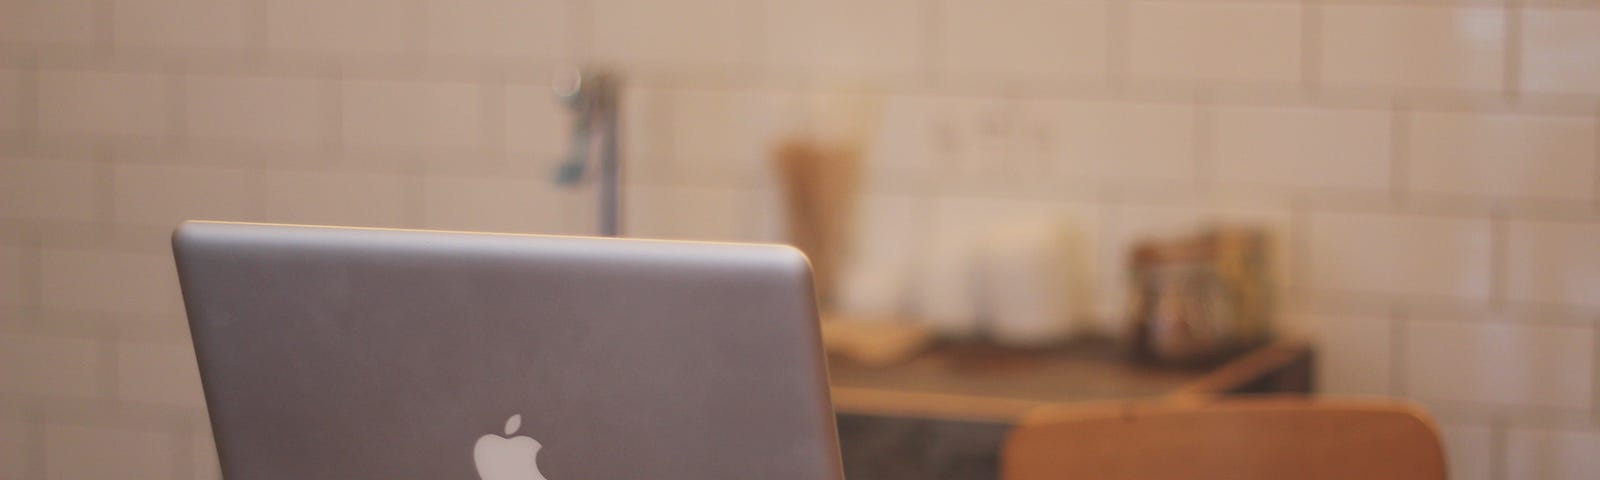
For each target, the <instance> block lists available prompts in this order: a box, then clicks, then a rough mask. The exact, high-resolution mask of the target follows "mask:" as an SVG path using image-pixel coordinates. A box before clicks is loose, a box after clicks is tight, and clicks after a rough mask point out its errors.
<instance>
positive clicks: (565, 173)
mask: <svg viewBox="0 0 1600 480" xmlns="http://www.w3.org/2000/svg"><path fill="white" fill-rule="evenodd" d="M620 83H621V82H620V80H619V79H618V78H617V76H616V75H615V74H612V73H611V72H608V71H604V70H597V69H570V70H566V71H564V72H561V73H560V74H558V75H557V76H556V78H555V81H554V82H552V86H553V88H554V90H555V94H556V98H558V99H560V100H561V102H562V103H564V104H566V106H567V108H569V109H571V110H572V114H573V115H572V138H571V140H570V141H569V142H570V144H569V145H568V147H567V148H568V151H567V158H566V161H564V162H562V163H561V166H560V167H559V168H558V169H557V170H556V183H558V184H561V185H578V184H580V183H581V182H582V181H583V180H584V178H585V177H589V176H592V175H593V174H590V173H589V171H590V169H591V168H593V167H590V165H591V163H593V164H595V165H598V168H599V173H598V175H599V178H598V179H597V183H598V187H599V188H598V189H599V191H600V196H599V200H600V206H599V211H600V225H599V227H600V234H601V235H605V236H608V237H615V236H618V235H619V234H620V233H621V208H622V158H621V155H620V153H619V151H618V148H617V144H618V140H617V133H618V130H617V113H618V106H619V105H618V104H619V102H620V100H621V99H620V97H619V95H618V93H617V91H618V87H619V84H620ZM596 151H598V155H595V154H593V153H591V152H596ZM591 156H593V157H598V158H595V159H594V160H593V161H592V162H591V160H590V158H589V157H591Z"/></svg>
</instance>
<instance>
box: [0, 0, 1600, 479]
mask: <svg viewBox="0 0 1600 480" xmlns="http://www.w3.org/2000/svg"><path fill="white" fill-rule="evenodd" d="M571 63H579V64H586V63H601V64H607V65H611V66H614V67H616V68H618V69H619V70H620V71H622V72H623V73H624V74H625V78H626V83H627V87H626V90H625V92H624V96H623V100H624V114H625V118H624V119H623V129H624V132H623V133H624V136H625V138H624V142H623V148H624V152H625V155H626V156H627V158H628V162H629V170H628V171H629V176H628V177H627V178H628V186H627V188H626V190H627V200H626V202H625V203H626V206H627V208H626V212H625V213H626V214H625V225H624V226H625V229H626V230H628V231H629V232H630V233H633V234H636V235H644V236H662V237H672V238H700V239H717V240H760V241H781V240H782V239H783V236H784V227H783V225H782V218H783V213H782V212H783V210H782V203H781V199H780V198H781V197H780V195H779V194H778V192H777V191H776V188H775V187H774V185H775V182H774V181H773V178H772V177H771V172H770V170H769V169H768V167H767V164H768V162H769V161H770V159H769V158H768V157H769V152H770V150H771V148H772V146H773V144H774V143H775V142H776V141H777V140H779V139H781V138H783V137H784V136H786V135H791V134H795V133H797V132H799V131H800V130H802V129H807V128H809V129H812V131H813V132H814V133H815V132H822V133H825V134H836V133H838V132H840V131H841V130H842V131H845V132H848V131H849V128H850V126H852V125H863V124H864V125H868V126H870V128H869V129H868V135H867V138H868V140H869V141H870V142H871V144H870V145H868V147H869V148H868V150H867V151H868V155H867V161H868V163H867V165H866V172H865V176H864V177H863V180H864V181H863V184H862V188H863V189H864V193H865V195H864V197H863V198H864V199H863V201H862V205H863V209H862V211H861V215H860V216H859V217H858V218H859V221H861V222H863V223H862V225H861V227H860V228H859V229H858V231H857V232H856V236H857V238H858V240H857V243H858V250H857V253H858V255H857V257H858V258H859V259H862V260H861V262H862V263H860V265H866V266H863V267H859V268H856V269H854V270H850V269H848V268H847V269H846V270H847V274H846V275H847V277H848V278H847V279H846V280H845V282H846V284H851V285H860V286H861V287H860V288H863V289H865V290H864V291H865V292H866V293H865V294H863V295H860V296H857V297H853V299H852V300H851V301H853V302H855V305H857V306H860V307H861V308H863V309H869V310H870V309H872V308H880V309H881V308H887V307H883V305H890V304H894V303H897V302H903V301H904V300H905V295H908V294H906V293H903V292H902V293H901V294H900V296H899V297H896V294H894V293H892V291H893V290H894V285H895V284H896V282H900V283H904V280H903V279H904V277H903V276H904V275H912V273H902V274H901V275H902V276H901V277H899V278H897V276H896V275H894V274H893V273H888V274H885V273H882V272H878V271H876V270H892V269H894V268H896V266H899V268H901V269H904V270H907V271H908V272H909V270H910V268H909V267H907V266H906V265H908V264H912V265H914V264H918V263H919V262H918V260H917V257H916V256H917V255H922V254H923V253H922V252H924V251H932V252H931V253H928V255H936V254H937V253H938V252H937V250H939V249H940V246H941V245H947V244H952V243H959V242H958V240H959V239H960V238H967V237H970V236H972V235H978V234H981V233H980V232H977V230H981V229H982V226H983V225H989V224H994V223H995V222H999V221H1001V220H1002V219H1003V218H1007V217H1015V216H1026V215H1031V214H1040V213H1041V212H1053V213H1055V214H1058V215H1060V216H1062V218H1064V219H1065V221H1067V222H1069V223H1070V224H1071V225H1073V226H1074V228H1073V230H1074V232H1076V233H1077V234H1079V235H1080V236H1081V240H1082V242H1083V245H1082V248H1079V249H1076V251H1077V252H1078V253H1076V255H1077V256H1079V257H1080V259H1079V260H1080V262H1079V263H1080V265H1081V266H1082V268H1081V269H1080V270H1081V272H1080V273H1081V276H1082V277H1083V278H1081V279H1080V280H1079V283H1082V284H1083V285H1082V287H1083V288H1084V289H1085V290H1086V291H1089V292H1093V295H1092V296H1090V299H1088V300H1085V301H1084V305H1082V306H1081V307H1082V308H1083V309H1084V310H1085V311H1091V312H1096V313H1098V314H1099V315H1101V316H1102V317H1104V318H1105V319H1107V321H1106V324H1105V326H1106V327H1107V328H1114V327H1115V325H1116V322H1115V321H1114V320H1115V319H1116V318H1118V315H1120V314H1121V313H1122V310H1123V309H1124V305H1123V303H1122V301H1123V300H1124V295H1125V293H1124V292H1125V284H1126V281H1127V278H1126V273H1125V271H1124V263H1125V260H1126V255H1127V249H1128V248H1129V246H1130V245H1131V244H1132V243H1133V242H1135V241H1136V240H1138V239H1140V238H1145V237H1147V236H1149V235H1173V234H1179V233H1183V232H1186V231H1190V230H1192V229H1193V228H1196V227H1198V226H1200V225H1205V224H1211V223H1219V222H1221V223H1249V224H1255V225H1260V226H1262V227H1264V228H1266V229H1267V231H1269V232H1271V233H1272V235H1273V237H1274V238H1273V240H1274V252H1273V254H1272V259H1273V263H1274V264H1275V265H1274V271H1273V277H1274V278H1275V279H1277V280H1278V283H1279V284H1280V286H1282V287H1283V289H1282V290H1283V292H1284V295H1282V297H1283V302H1282V305H1281V308H1280V309H1281V310H1282V313H1283V315H1282V320H1281V322H1280V323H1281V324H1282V326H1283V327H1284V328H1285V329H1286V330H1290V331H1295V332H1306V333H1308V334H1310V335H1313V336H1315V338H1317V339H1318V342H1319V346H1320V350H1319V367H1318V372H1317V374H1318V379H1319V382H1318V383H1319V385H1320V387H1321V388H1322V389H1323V390H1324V391H1327V392H1330V393H1340V394H1359V395H1397V396H1404V397H1410V398H1413V399H1417V400H1420V401H1423V402H1425V403H1426V404H1427V405H1429V406H1431V407H1437V408H1436V414H1437V415H1438V416H1439V420H1440V423H1441V424H1442V425H1443V426H1444V429H1443V431H1444V436H1445V439H1446V444H1447V448H1448V449H1449V452H1450V458H1449V461H1450V464H1451V468H1452V472H1453V476H1454V477H1455V478H1468V479H1495V480H1509V479H1523V478H1534V479H1538V478H1551V479H1564V478H1574V479H1576V478H1595V477H1597V476H1600V465H1596V464H1595V463H1594V460H1593V458H1594V456H1593V455H1591V454H1590V453H1591V452H1593V451H1595V449H1596V448H1597V447H1596V444H1597V440H1596V439H1597V438H1600V417H1596V413H1595V412H1600V395H1597V389H1600V386H1597V385H1596V382H1597V381H1600V380H1597V378H1596V375H1597V370H1600V364H1597V362H1600V345H1597V342H1600V332H1597V329H1600V253H1597V252H1600V248H1596V247H1595V246H1596V245H1600V191H1597V189H1600V151H1597V147H1596V145H1597V142H1600V138H1597V131H1600V125H1597V124H1600V5H1597V4H1594V3H1592V2H1581V1H1564V0H1525V1H1501V0H1471V1H1430V2H1415V1H1410V0H1361V1H1320V2H1318V1H1297V0H1252V1H1233V0H1127V1H1122V0H1062V1H1050V0H1003V1H991V2H983V1H967V0H870V1H854V2H851V1H833V0H829V1H824V2H804V1H799V0H763V1H749V0H457V1H451V0H418V1H408V2H389V1H383V0H218V1H199V0H51V1H46V0H0V307H3V310H0V314H3V315H5V316H6V317H5V318H0V360H3V361H0V477H4V478H7V479H11V478H19V479H23V480H41V479H46V478H52V479H53V478H113V477H115V478H199V479H215V478H218V473H217V471H216V470H217V466H216V460H215V457H214V455H215V454H214V451H215V447H214V445H213V444H212V442H211V439H210V436H209V435H210V432H209V429H208V428H207V426H206V425H205V424H204V422H203V421H197V420H195V419H200V418H204V417H203V412H204V406H203V401H202V400H201V398H200V395H199V392H198V389H197V381H196V375H195V369H194V365H193V353H192V352H191V351H190V350H189V347H188V346H187V344H186V343H184V342H185V338H186V336H185V335H184V333H183V330H182V323H181V321H180V318H181V313H182V308H181V305H180V303H178V301H177V298H176V297H177V294H176V283H175V274H174V269H173V267H172V260H171V257H170V253H168V251H167V250H166V249H167V246H166V234H167V231H168V229H169V228H170V227H171V226H173V225H174V224H175V223H176V222H178V221H180V220H184V219H190V218H214V219H226V220H255V221H275V222H296V223H333V224H354V225H368V226H393V227H429V228H450V229H474V230H497V231H518V232H545V233H588V232H593V230H594V228H595V221H594V208H595V207H594V201H593V199H592V197H593V190H592V188H588V187H580V188H569V187H558V186H555V185H554V184H553V182H552V181H551V179H552V175H553V171H554V168H555V165H556V164H557V163H558V162H559V161H561V160H562V155H563V154H564V153H565V152H566V151H567V145H566V144H567V142H568V139H569V135H570V133H569V131H568V129H569V128H570V121H571V120H570V117H569V116H568V112H567V111H566V110H565V109H564V108H563V107H561V106H560V105H559V104H557V103H556V102H555V101H554V100H553V99H552V98H551V96H550V89H549V88H548V86H547V82H548V79H549V78H550V77H549V75H550V74H551V73H552V72H555V71H556V70H557V69H558V68H562V67H564V66H566V65H567V64H571ZM853 105H865V107H859V108H855V107H852V106H853ZM958 237H959V238H958ZM886 285H887V286H886ZM874 288H877V289H878V290H872V289H874ZM886 291H887V292H891V293H885V292H886ZM874 295H876V297H874ZM955 307H959V305H955ZM1450 312H1454V313H1450ZM62 402H68V403H70V404H71V405H70V406H68V407H62V406H60V405H59V404H61V403H62ZM61 408H67V409H68V410H71V411H73V412H80V413H82V412H91V413H94V414H92V415H63V414H61V412H60V411H58V410H60V409H61ZM152 409H153V410H152ZM151 411H161V412H168V413H169V414H162V415H153V416H152V415H148V413H149V412H151ZM1552 418H1558V419H1564V420H1562V421H1552V420H1551V419H1552Z"/></svg>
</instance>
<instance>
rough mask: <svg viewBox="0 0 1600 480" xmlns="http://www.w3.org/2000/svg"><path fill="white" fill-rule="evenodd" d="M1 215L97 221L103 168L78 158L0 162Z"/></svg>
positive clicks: (6, 160) (12, 159)
mask: <svg viewBox="0 0 1600 480" xmlns="http://www.w3.org/2000/svg"><path fill="white" fill-rule="evenodd" d="M0 169H3V170H4V171H5V175H3V176H0V199H4V200H5V201H4V202H0V212H3V213H4V214H5V216H6V217H7V218H25V219H38V220H72V221H84V222H88V221H93V220H94V219H95V216H96V212H95V210H96V205H95V191H96V189H98V188H101V187H99V186H98V185H99V180H98V177H99V176H100V171H101V170H103V168H102V165H99V164H96V163H91V162H84V161H78V160H74V159H60V158H50V159H32V158H7V159H3V160H0Z"/></svg>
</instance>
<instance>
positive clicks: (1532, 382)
mask: <svg viewBox="0 0 1600 480" xmlns="http://www.w3.org/2000/svg"><path fill="white" fill-rule="evenodd" d="M1405 341H1406V347H1405V350H1406V351H1405V353H1404V355H1405V363H1406V372H1405V375H1406V379H1407V380H1408V381H1407V384H1406V393H1407V394H1409V395H1412V396H1415V397H1417V398H1422V399H1440V400H1459V401H1465V402H1469V403H1482V404H1501V405H1526V406H1533V407H1548V408H1565V409H1571V410H1585V409H1588V408H1589V406H1590V405H1592V404H1593V403H1594V349H1595V344H1594V343H1595V338H1594V334H1593V327H1592V326H1570V327H1569V326H1544V325H1511V324H1498V323H1486V322H1449V321H1431V320H1430V321H1413V322H1411V323H1410V324H1408V325H1407V328H1406V330H1405Z"/></svg>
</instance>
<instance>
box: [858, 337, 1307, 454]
mask: <svg viewBox="0 0 1600 480" xmlns="http://www.w3.org/2000/svg"><path fill="white" fill-rule="evenodd" d="M1313 360H1314V355H1313V351H1312V349H1311V348H1310V346H1309V344H1307V343H1306V342H1303V341H1300V340H1283V341H1278V342H1275V343H1270V344H1267V345H1264V346H1261V347H1259V348H1256V349H1254V350H1251V351H1248V352H1245V353H1243V354H1241V355H1238V356H1235V357H1233V358H1231V359H1228V360H1226V361H1221V362H1217V363H1214V364H1212V365H1209V366H1202V367H1189V368H1175V367H1163V366H1156V365H1149V364H1142V363H1138V362H1134V361H1132V359H1131V358H1130V357H1129V356H1128V354H1127V353H1126V351H1124V350H1123V349H1121V348H1118V345H1116V344H1115V343H1114V342H1111V341H1108V340H1083V341H1078V342H1073V343H1069V344H1065V345H1062V346H1059V347H1053V348H1050V349H1043V350H1013V349H1003V348H999V347H994V346H988V345H982V344H948V345H938V346H935V347H933V348H930V349H928V350H927V351H924V352H922V353H921V354H919V355H916V356H915V357H912V358H910V359H908V360H906V361H904V362H900V363H897V364H893V365H887V366H866V365H861V364H859V363H856V362H853V361H850V360H848V359H844V358H837V357H831V358H830V359H829V375H830V377H831V383H832V395H833V402H834V409H835V412H836V413H837V415H838V417H839V442H840V445H841V447H842V449H843V452H844V463H845V475H846V477H847V478H858V479H875V480H895V479H913V478H915V479H986V478H995V475H996V473H997V472H998V468H999V464H998V455H999V452H1000V448H1001V446H1002V444H1003V442H1004V440H1005V437H1006V435H1007V434H1008V433H1009V432H1010V430H1011V426H1012V425H1013V424H1015V423H1016V422H1017V421H1019V420H1020V419H1021V418H1022V417H1024V416H1025V415H1027V414H1028V412H1030V411H1033V410H1035V409H1037V408H1039V407H1044V406H1049V405H1060V404H1063V403H1073V402H1085V401H1108V400H1113V401H1114V400H1134V399H1152V398H1171V399H1183V400H1198V401H1204V400H1205V399H1207V398H1212V397H1217V396H1223V395H1240V394H1260V393H1310V391H1311V387H1310V386H1311V385H1312V383H1311V372H1312V362H1313Z"/></svg>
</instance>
